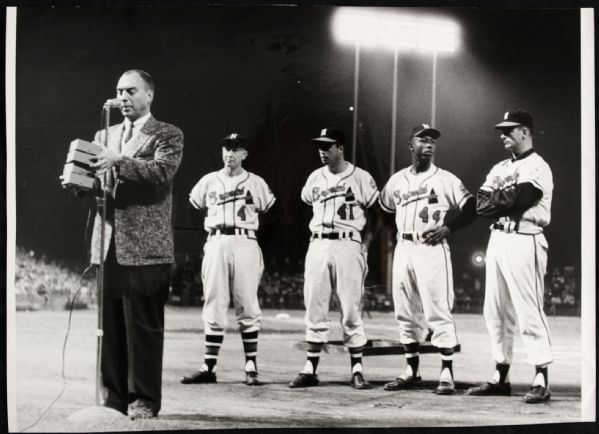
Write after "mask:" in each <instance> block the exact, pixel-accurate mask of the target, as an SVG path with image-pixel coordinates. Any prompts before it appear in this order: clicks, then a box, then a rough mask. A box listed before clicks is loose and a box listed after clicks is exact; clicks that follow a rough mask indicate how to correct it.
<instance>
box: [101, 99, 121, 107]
mask: <svg viewBox="0 0 599 434" xmlns="http://www.w3.org/2000/svg"><path fill="white" fill-rule="evenodd" d="M120 107H121V100H120V99H119V98H112V99H107V100H106V102H105V103H104V108H105V109H113V108H120Z"/></svg>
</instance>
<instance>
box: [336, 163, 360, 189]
mask: <svg viewBox="0 0 599 434" xmlns="http://www.w3.org/2000/svg"><path fill="white" fill-rule="evenodd" d="M350 164H351V163H350ZM355 171H356V166H354V167H352V170H351V172H350V173H348V174H347V175H345V176H344V177H343V178H341V179H340V180H339V181H338V182H337V185H339V184H340V183H341V182H342V181H344V180H345V179H346V178H349V177H350V176H352V175H353V174H354V172H355Z"/></svg>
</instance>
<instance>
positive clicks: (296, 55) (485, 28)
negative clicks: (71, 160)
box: [16, 6, 581, 279]
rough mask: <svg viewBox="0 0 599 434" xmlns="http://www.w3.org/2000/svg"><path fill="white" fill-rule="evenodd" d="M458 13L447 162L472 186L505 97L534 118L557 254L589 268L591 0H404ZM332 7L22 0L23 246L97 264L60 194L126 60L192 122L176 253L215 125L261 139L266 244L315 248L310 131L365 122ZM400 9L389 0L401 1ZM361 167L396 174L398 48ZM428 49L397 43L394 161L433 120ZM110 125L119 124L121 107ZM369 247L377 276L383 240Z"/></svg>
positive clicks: (442, 159) (374, 63) (377, 96)
mask: <svg viewBox="0 0 599 434" xmlns="http://www.w3.org/2000/svg"><path fill="white" fill-rule="evenodd" d="M394 10H395V11H400V10H404V11H409V12H411V13H417V14H422V15H441V16H444V17H448V18H451V19H453V20H455V21H456V22H458V23H459V24H460V26H461V28H462V31H461V32H462V44H461V47H460V49H459V50H458V51H457V52H456V53H455V54H453V55H451V56H441V55H440V56H439V60H438V70H437V73H438V82H437V112H436V120H437V122H436V127H437V128H438V129H439V130H440V131H441V133H442V137H441V139H440V140H439V141H438V145H437V151H436V160H435V162H436V164H437V165H438V166H440V167H442V168H444V169H447V170H449V171H451V172H453V173H454V174H456V175H457V176H458V177H459V178H460V179H462V181H463V182H464V184H465V185H466V187H467V188H468V189H469V190H470V191H471V192H472V193H475V192H476V191H477V190H478V188H479V187H480V185H481V184H482V182H483V180H484V177H485V175H486V174H487V173H488V171H489V170H490V168H491V167H492V166H493V165H494V164H495V163H497V162H498V161H500V160H501V159H504V158H506V157H507V155H506V152H505V150H504V149H503V145H502V144H501V142H500V140H499V135H498V133H497V131H496V130H494V129H493V128H492V127H493V125H494V124H495V123H497V122H499V121H500V120H501V118H502V116H503V113H504V112H505V111H506V110H509V109H516V108H523V109H525V110H527V111H530V112H531V113H532V114H533V116H534V120H535V139H534V143H535V148H536V149H537V150H538V152H539V153H540V154H541V155H542V156H543V158H545V159H546V161H547V162H548V163H549V165H550V166H551V168H552V170H553V176H554V184H555V190H554V195H553V206H552V213H553V219H552V222H551V224H550V225H549V227H548V228H546V231H545V233H546V236H547V239H548V241H549V245H550V250H549V267H550V268H551V267H553V266H562V265H574V266H576V267H577V269H578V268H579V266H580V223H579V222H580V207H581V202H580V200H581V198H580V167H581V162H580V146H581V143H580V29H579V11H578V10H574V9H572V10H567V9H562V10H538V9H537V10H515V9H512V10H483V9H474V8H470V9H398V8H396V9H394ZM334 11H335V8H334V7H315V6H312V7H308V6H302V7H272V6H271V7H266V6H265V7H223V6H220V7H201V8H172V9H170V8H137V9H133V8H111V9H100V8H81V9H68V8H52V9H50V8H26V9H19V11H18V18H17V87H16V91H17V111H16V193H17V201H16V206H17V245H18V246H23V247H25V248H28V249H33V250H35V251H36V252H39V253H45V254H46V255H47V256H48V257H50V258H54V259H65V260H68V261H74V262H78V263H82V264H83V263H85V261H86V249H87V248H86V246H85V241H84V240H85V235H84V234H85V227H86V219H87V215H88V210H89V204H88V202H86V201H82V200H79V199H77V198H75V197H74V196H72V195H71V194H69V193H68V192H66V191H63V190H62V189H61V187H60V184H59V180H58V176H59V175H60V174H61V172H62V166H63V164H64V161H65V157H66V153H67V150H68V146H69V143H70V141H71V140H73V139H75V138H82V139H87V140H90V139H91V138H92V137H93V133H94V131H95V130H97V129H98V128H99V127H100V115H101V107H102V103H103V102H104V101H105V100H106V99H107V98H111V97H113V96H114V95H115V85H116V81H117V80H118V77H119V76H120V73H121V72H122V71H124V70H127V69H131V68H140V69H144V70H146V71H148V72H150V73H151V74H152V76H153V77H154V80H155V82H156V94H155V99H154V104H153V105H152V113H153V115H154V116H155V117H156V118H158V119H160V120H162V121H166V122H170V123H173V124H175V125H177V126H178V127H180V128H181V129H182V130H183V132H184V134H185V150H184V157H183V162H182V165H181V167H180V169H179V171H178V173H177V175H176V178H175V183H174V197H175V212H174V223H175V228H176V229H175V237H176V238H175V240H176V249H177V251H178V252H193V251H199V250H201V248H202V245H203V241H204V239H205V235H204V233H203V231H202V230H201V227H200V226H198V223H197V222H190V221H189V220H188V219H187V218H186V213H185V207H186V202H187V197H188V193H189V191H190V190H191V188H192V187H193V185H194V184H195V183H196V182H197V180H198V179H199V178H200V177H201V176H202V175H204V174H205V173H207V172H209V171H213V170H216V169H219V168H220V167H222V162H221V160H220V147H219V142H218V141H219V139H220V138H221V137H223V136H224V135H225V134H227V133H229V132H232V131H237V132H242V133H245V134H246V135H247V136H249V137H250V139H251V141H252V148H251V150H250V158H249V159H248V160H247V164H246V165H245V167H246V169H248V170H250V171H253V172H255V173H257V174H259V175H260V176H262V177H264V178H265V179H266V181H267V182H268V183H269V185H270V186H271V188H272V190H273V192H274V193H275V195H276V196H277V197H278V200H279V201H280V204H281V209H282V213H283V215H282V218H281V220H280V223H279V226H278V227H277V229H276V236H275V241H274V242H273V243H272V244H270V245H267V246H263V249H264V253H265V256H266V258H267V259H268V258H270V257H272V256H275V255H276V256H279V257H283V256H289V257H290V258H291V259H292V260H295V259H298V258H301V257H303V256H304V255H305V250H306V247H307V243H308V229H307V222H308V218H309V213H310V210H309V209H308V208H307V207H306V206H305V205H304V204H303V203H302V202H301V201H300V198H299V192H300V189H301V187H302V185H303V184H304V182H305V180H306V177H307V175H308V174H309V173H310V172H311V171H312V170H314V169H315V168H316V167H318V166H319V165H320V162H319V160H318V157H317V152H316V150H315V149H314V148H313V147H312V146H311V145H310V143H309V139H310V138H311V137H314V136H316V135H318V133H319V130H320V129H321V128H323V127H325V126H330V125H336V126H339V127H342V128H344V129H346V133H347V135H348V137H351V128H352V116H353V114H352V112H351V111H350V110H349V107H350V106H351V105H352V104H353V77H354V50H353V48H351V47H348V46H342V45H339V44H338V43H336V42H335V40H334V39H333V35H332V33H331V28H330V23H331V18H332V15H333V13H334ZM390 11H393V9H390ZM360 62H361V70H360V85H359V114H360V131H359V134H358V148H357V155H358V161H357V164H358V166H360V167H362V168H364V169H366V170H368V171H370V173H371V174H372V175H373V176H374V178H375V180H376V181H377V184H378V185H379V188H382V186H383V185H384V183H385V182H386V181H387V179H388V178H389V147H390V132H391V101H392V95H391V90H392V79H393V75H392V74H393V54H392V53H390V52H386V51H374V50H371V51H367V50H363V51H362V56H361V61H360ZM431 71H432V56H430V55H425V54H416V53H406V54H401V55H400V57H399V76H398V77H399V89H398V116H397V129H398V136H397V152H396V155H397V161H396V164H395V167H396V170H398V169H400V168H402V167H405V166H407V165H409V164H410V162H411V160H410V154H409V152H408V148H407V140H408V138H407V136H408V132H409V131H410V130H411V128H412V126H413V125H414V124H417V123H421V122H429V121H430V118H431V74H432V72H431ZM112 119H113V123H114V122H120V121H121V119H122V118H121V116H120V114H118V112H117V111H113V114H112ZM488 224H489V221H488V220H483V219H479V220H477V221H476V222H475V223H474V224H473V225H471V226H469V227H467V228H465V229H463V230H462V231H460V232H458V233H456V234H454V235H452V236H451V237H450V245H451V248H452V252H453V255H452V258H453V261H454V266H455V267H458V268H459V269H462V268H464V269H465V268H467V267H468V264H469V261H470V255H471V254H472V253H473V252H474V251H475V250H484V249H485V247H486V243H487V240H488ZM373 250H374V252H372V251H371V258H370V260H371V264H370V265H371V274H373V273H374V274H373V275H372V276H371V277H373V278H375V279H376V272H375V271H374V270H376V269H377V267H376V265H375V264H373V263H372V261H374V262H376V261H377V260H378V259H377V257H378V255H377V254H376V250H377V247H376V246H373Z"/></svg>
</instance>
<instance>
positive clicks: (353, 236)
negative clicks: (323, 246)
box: [311, 232, 360, 242]
mask: <svg viewBox="0 0 599 434" xmlns="http://www.w3.org/2000/svg"><path fill="white" fill-rule="evenodd" d="M311 238H312V239H313V240H315V239H317V238H320V239H326V240H345V239H347V240H356V241H358V242H359V241H360V236H359V234H358V233H357V232H328V233H322V232H312V237H311Z"/></svg>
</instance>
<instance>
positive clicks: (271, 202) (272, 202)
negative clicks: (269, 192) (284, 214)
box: [261, 196, 277, 213]
mask: <svg viewBox="0 0 599 434" xmlns="http://www.w3.org/2000/svg"><path fill="white" fill-rule="evenodd" d="M276 200H277V198H276V197H274V196H273V198H272V199H271V200H270V202H269V203H268V205H266V206H265V207H264V209H263V210H262V211H261V212H263V213H264V212H266V211H268V210H269V209H270V207H271V206H272V205H273V204H274V203H275V201H276Z"/></svg>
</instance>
